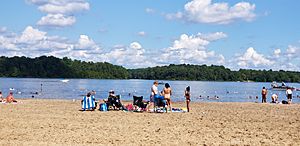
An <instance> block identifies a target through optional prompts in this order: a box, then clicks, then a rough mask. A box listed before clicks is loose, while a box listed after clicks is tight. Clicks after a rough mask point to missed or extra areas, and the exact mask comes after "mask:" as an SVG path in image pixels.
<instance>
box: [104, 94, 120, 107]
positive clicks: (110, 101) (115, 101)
mask: <svg viewBox="0 0 300 146" xmlns="http://www.w3.org/2000/svg"><path fill="white" fill-rule="evenodd" d="M120 98H121V95H116V96H110V97H108V98H107V101H105V103H106V105H107V109H108V110H110V109H111V108H113V109H114V110H116V109H117V110H123V105H122V103H121V100H120Z"/></svg>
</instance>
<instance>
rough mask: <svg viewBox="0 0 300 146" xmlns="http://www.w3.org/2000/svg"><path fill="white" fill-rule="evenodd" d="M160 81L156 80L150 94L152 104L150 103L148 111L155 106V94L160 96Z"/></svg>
mask: <svg viewBox="0 0 300 146" xmlns="http://www.w3.org/2000/svg"><path fill="white" fill-rule="evenodd" d="M157 86H158V81H154V82H153V85H152V87H151V94H150V104H149V105H148V111H149V109H150V107H152V106H154V96H158V88H157Z"/></svg>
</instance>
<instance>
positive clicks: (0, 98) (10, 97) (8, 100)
mask: <svg viewBox="0 0 300 146" xmlns="http://www.w3.org/2000/svg"><path fill="white" fill-rule="evenodd" d="M0 102H2V103H12V102H17V100H16V99H15V98H14V96H13V92H9V94H8V95H7V96H6V98H5V99H4V98H3V95H2V91H0Z"/></svg>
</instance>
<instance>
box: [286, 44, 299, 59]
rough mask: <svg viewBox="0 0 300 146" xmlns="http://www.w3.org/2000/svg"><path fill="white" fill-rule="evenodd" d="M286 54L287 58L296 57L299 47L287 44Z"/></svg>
mask: <svg viewBox="0 0 300 146" xmlns="http://www.w3.org/2000/svg"><path fill="white" fill-rule="evenodd" d="M286 54H287V57H289V58H292V57H297V55H299V54H300V48H298V47H295V46H292V45H289V46H288V48H287V49H286Z"/></svg>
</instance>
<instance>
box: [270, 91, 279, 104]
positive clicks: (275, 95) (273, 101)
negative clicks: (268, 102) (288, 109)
mask: <svg viewBox="0 0 300 146" xmlns="http://www.w3.org/2000/svg"><path fill="white" fill-rule="evenodd" d="M271 98H272V103H278V95H277V94H275V93H274V94H272V96H271Z"/></svg>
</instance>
